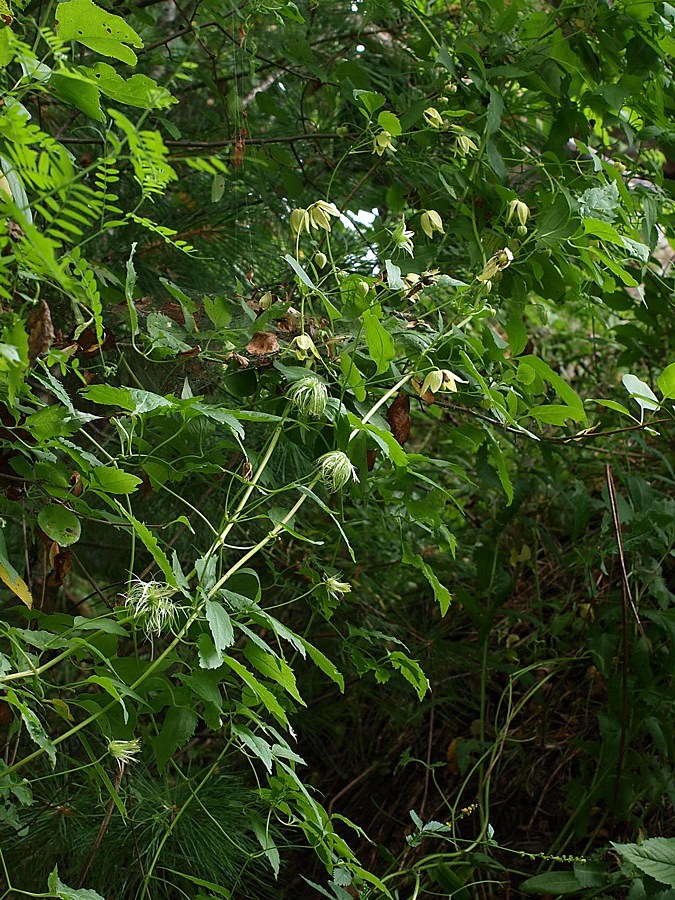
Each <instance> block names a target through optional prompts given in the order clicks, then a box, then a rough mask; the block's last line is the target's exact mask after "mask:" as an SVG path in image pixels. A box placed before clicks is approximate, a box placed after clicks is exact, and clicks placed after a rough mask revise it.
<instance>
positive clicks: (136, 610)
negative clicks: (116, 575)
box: [125, 578, 181, 637]
mask: <svg viewBox="0 0 675 900" xmlns="http://www.w3.org/2000/svg"><path fill="white" fill-rule="evenodd" d="M175 594H176V590H175V588H172V587H169V585H168V584H163V583H162V582H161V581H141V579H140V578H136V579H134V582H133V583H132V585H131V587H130V589H129V593H128V594H127V597H126V601H125V606H127V607H128V608H129V609H130V610H131V611H132V612H133V614H134V616H135V617H136V618H137V619H140V620H142V621H143V627H144V630H145V633H146V635H147V636H148V637H151V635H153V634H157V635H159V634H161V633H162V632H163V631H165V630H167V629H171V628H172V627H173V625H174V624H175V621H176V617H177V615H178V612H179V610H180V609H181V607H180V606H179V605H178V604H177V603H175V602H174V600H173V597H174V595H175Z"/></svg>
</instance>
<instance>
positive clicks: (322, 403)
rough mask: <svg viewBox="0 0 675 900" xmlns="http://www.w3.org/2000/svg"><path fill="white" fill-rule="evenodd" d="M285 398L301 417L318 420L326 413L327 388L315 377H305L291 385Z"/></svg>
mask: <svg viewBox="0 0 675 900" xmlns="http://www.w3.org/2000/svg"><path fill="white" fill-rule="evenodd" d="M286 396H287V397H288V399H289V400H290V401H291V403H292V404H293V405H294V406H295V408H296V409H297V411H298V412H299V413H300V415H301V416H312V417H313V418H315V419H318V418H319V417H320V416H322V415H323V414H324V413H325V411H326V403H327V402H328V388H327V387H326V385H325V384H324V383H323V381H320V380H319V379H318V378H317V377H316V376H315V375H307V376H306V377H305V378H300V379H298V381H296V382H295V383H294V384H292V385H291V387H290V388H289V389H288V394H287V395H286Z"/></svg>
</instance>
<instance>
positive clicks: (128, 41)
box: [55, 0, 143, 66]
mask: <svg viewBox="0 0 675 900" xmlns="http://www.w3.org/2000/svg"><path fill="white" fill-rule="evenodd" d="M55 25H56V30H57V33H58V35H59V37H60V38H61V40H63V41H77V42H78V43H79V44H82V45H83V46H84V47H88V48H89V49H90V50H93V51H94V52H95V53H102V54H103V55H104V56H111V57H113V58H114V59H119V60H120V62H123V63H127V64H128V65H130V66H135V65H136V62H137V58H136V54H135V53H134V51H133V50H132V49H131V47H142V46H143V41H142V40H141V39H140V37H139V36H138V35H137V34H136V32H135V31H134V29H133V28H132V27H131V25H129V24H128V23H127V22H126V21H125V20H124V19H123V18H121V16H114V15H112V13H109V12H107V11H106V10H104V9H101V7H100V6H97V5H96V4H95V3H93V2H92V0H68V2H67V3H59V4H58V6H57V7H56V21H55Z"/></svg>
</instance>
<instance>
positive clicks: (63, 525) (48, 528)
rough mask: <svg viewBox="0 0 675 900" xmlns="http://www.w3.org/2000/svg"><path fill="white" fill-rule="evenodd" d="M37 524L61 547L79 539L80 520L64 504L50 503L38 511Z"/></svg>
mask: <svg viewBox="0 0 675 900" xmlns="http://www.w3.org/2000/svg"><path fill="white" fill-rule="evenodd" d="M37 521H38V525H39V526H40V528H41V529H42V530H43V531H44V533H45V534H46V535H47V537H49V538H51V539H52V540H53V541H56V543H57V544H59V545H60V546H61V547H68V546H70V544H74V543H75V542H76V541H78V540H79V539H80V531H81V528H80V520H79V519H78V518H77V516H76V515H75V513H74V512H71V511H70V510H69V509H67V508H66V507H65V506H59V505H57V504H55V503H54V504H50V505H49V506H43V507H42V509H41V510H40V512H39V513H38V520H37Z"/></svg>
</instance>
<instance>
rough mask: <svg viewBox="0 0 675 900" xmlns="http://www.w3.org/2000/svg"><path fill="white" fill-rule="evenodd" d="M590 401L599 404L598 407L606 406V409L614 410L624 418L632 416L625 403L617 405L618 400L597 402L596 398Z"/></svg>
mask: <svg viewBox="0 0 675 900" xmlns="http://www.w3.org/2000/svg"><path fill="white" fill-rule="evenodd" d="M589 399H590V400H591V403H597V404H598V406H604V407H606V409H613V410H614V412H618V413H621V414H622V415H624V416H630V410H628V409H626V407H625V406H624V405H623V403H617V402H616V400H597V399H594V398H589ZM631 418H632V416H631Z"/></svg>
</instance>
